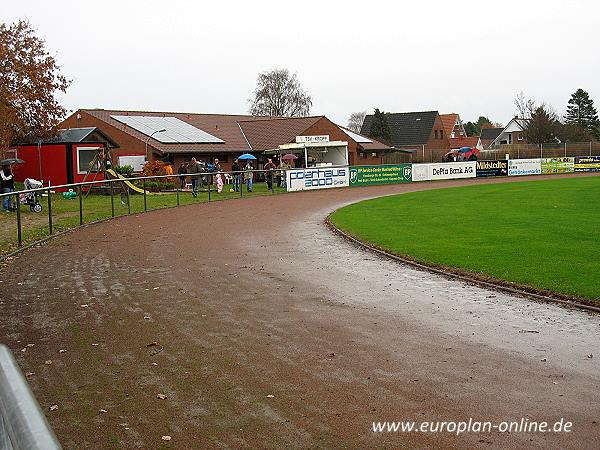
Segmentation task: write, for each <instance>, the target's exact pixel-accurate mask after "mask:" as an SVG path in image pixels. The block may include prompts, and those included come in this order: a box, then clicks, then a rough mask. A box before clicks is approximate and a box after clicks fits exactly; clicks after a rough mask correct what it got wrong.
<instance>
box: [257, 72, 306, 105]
mask: <svg viewBox="0 0 600 450" xmlns="http://www.w3.org/2000/svg"><path fill="white" fill-rule="evenodd" d="M248 102H249V103H250V114H252V115H253V116H273V117H305V116H308V115H309V114H310V108H311V106H312V98H311V97H310V95H308V94H307V93H306V92H304V89H302V86H300V83H299V82H298V79H297V77H296V74H293V75H290V72H289V71H288V70H287V69H274V70H271V71H270V72H262V73H261V74H259V75H258V80H257V83H256V89H255V90H254V98H251V99H249V100H248Z"/></svg>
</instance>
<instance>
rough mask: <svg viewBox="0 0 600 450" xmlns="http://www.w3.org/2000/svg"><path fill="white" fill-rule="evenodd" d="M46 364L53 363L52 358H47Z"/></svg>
mask: <svg viewBox="0 0 600 450" xmlns="http://www.w3.org/2000/svg"><path fill="white" fill-rule="evenodd" d="M44 364H48V365H50V364H52V360H51V359H47V360H46V361H44Z"/></svg>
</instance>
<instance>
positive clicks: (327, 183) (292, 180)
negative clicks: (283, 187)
mask: <svg viewBox="0 0 600 450" xmlns="http://www.w3.org/2000/svg"><path fill="white" fill-rule="evenodd" d="M287 179H288V188H287V190H288V191H298V190H305V189H324V188H333V187H345V186H348V185H349V183H348V168H346V167H342V168H314V169H303V170H288V171H287Z"/></svg>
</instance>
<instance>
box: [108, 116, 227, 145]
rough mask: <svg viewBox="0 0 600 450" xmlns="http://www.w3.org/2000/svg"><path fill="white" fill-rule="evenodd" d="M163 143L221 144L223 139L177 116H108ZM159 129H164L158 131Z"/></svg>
mask: <svg viewBox="0 0 600 450" xmlns="http://www.w3.org/2000/svg"><path fill="white" fill-rule="evenodd" d="M110 117H111V118H113V119H115V120H118V121H119V122H121V123H124V124H125V125H127V126H129V127H131V128H133V129H134V130H137V131H139V132H140V133H143V134H145V135H146V136H150V135H152V138H153V139H156V140H157V141H158V142H162V143H163V144H181V143H185V144H223V143H225V141H223V140H222V139H219V138H218V137H216V136H213V135H212V134H210V133H207V132H206V131H203V130H201V129H200V128H196V127H195V126H193V125H190V124H189V123H186V122H184V121H183V120H179V119H178V118H177V117H157V116H110ZM160 130H165V131H163V132H161V133H158V131H160Z"/></svg>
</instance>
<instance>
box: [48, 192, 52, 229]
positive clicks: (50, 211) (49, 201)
mask: <svg viewBox="0 0 600 450" xmlns="http://www.w3.org/2000/svg"><path fill="white" fill-rule="evenodd" d="M48 233H49V234H52V194H51V193H50V188H48Z"/></svg>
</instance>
